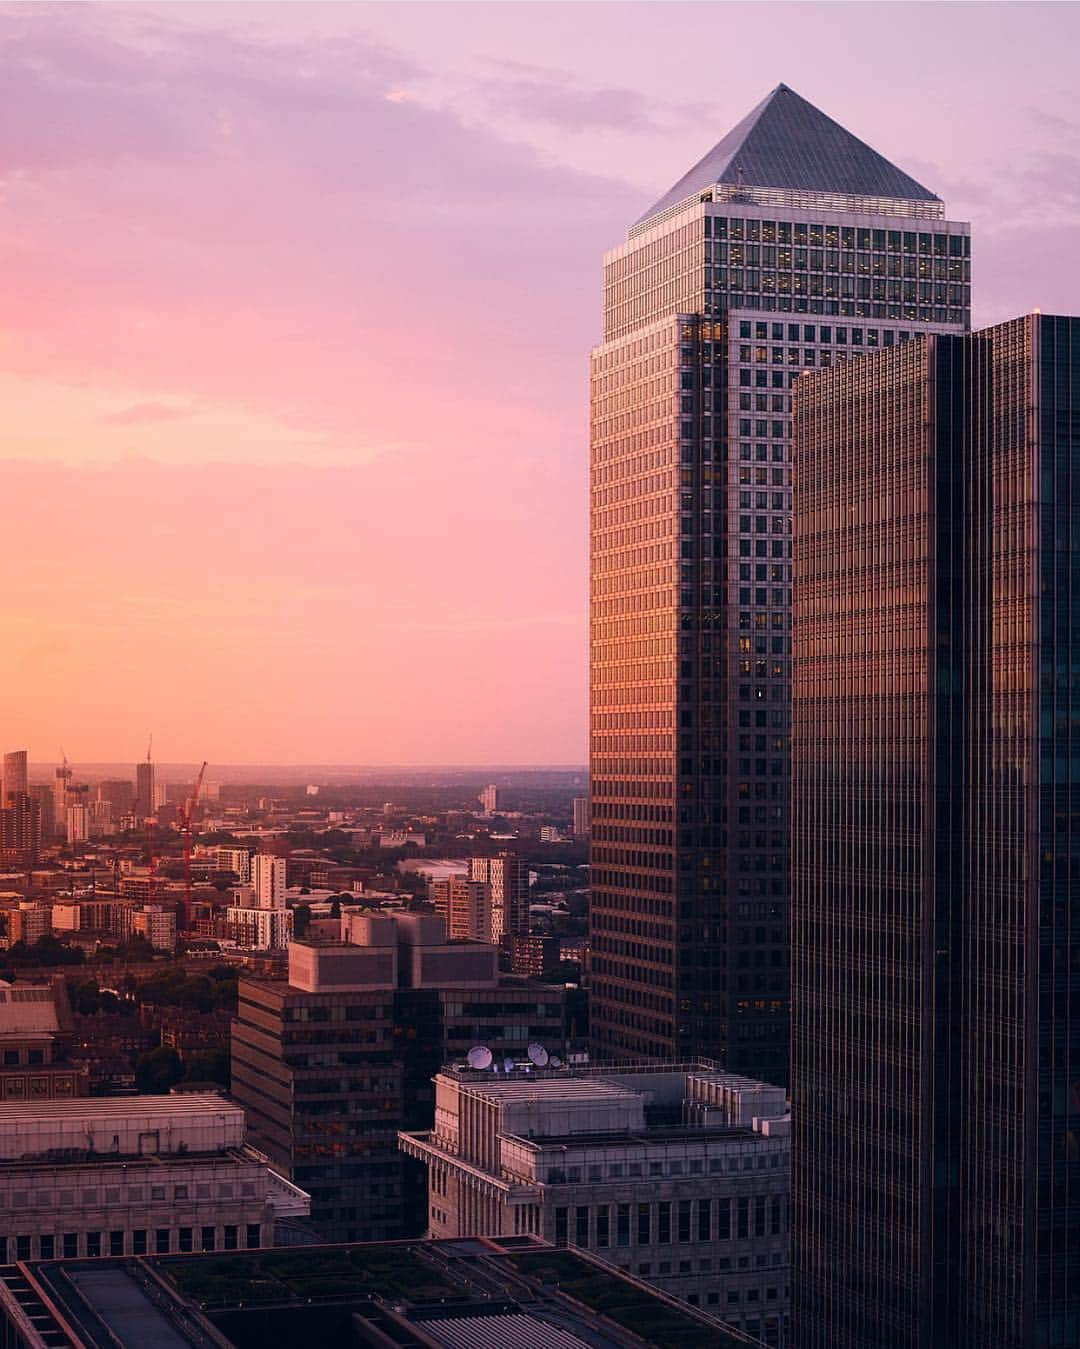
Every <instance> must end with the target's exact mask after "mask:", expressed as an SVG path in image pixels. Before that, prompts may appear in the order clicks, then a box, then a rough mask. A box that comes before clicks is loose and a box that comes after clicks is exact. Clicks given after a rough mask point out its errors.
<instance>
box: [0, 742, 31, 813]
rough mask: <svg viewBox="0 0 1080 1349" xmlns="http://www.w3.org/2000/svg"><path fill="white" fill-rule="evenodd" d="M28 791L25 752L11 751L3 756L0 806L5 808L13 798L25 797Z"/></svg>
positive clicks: (22, 750) (21, 750)
mask: <svg viewBox="0 0 1080 1349" xmlns="http://www.w3.org/2000/svg"><path fill="white" fill-rule="evenodd" d="M29 790H30V782H29V777H28V774H27V766H26V750H24V749H16V750H12V751H11V753H10V754H5V755H4V776H3V788H2V791H0V806H6V805H7V804H8V802H9V799H10V798H11V797H13V796H25V795H26V794H27V793H28V792H29Z"/></svg>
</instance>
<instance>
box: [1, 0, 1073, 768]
mask: <svg viewBox="0 0 1080 1349" xmlns="http://www.w3.org/2000/svg"><path fill="white" fill-rule="evenodd" d="M1051 15H1052V18H1053V22H1052V23H1051ZM769 16H770V22H769V23H768V25H767V32H768V39H769V40H768V43H767V44H766V43H764V42H763V41H762V35H763V33H764V32H765V31H766V26H765V25H764V23H763V18H762V10H761V8H760V7H755V6H722V5H721V6H711V7H704V6H685V7H684V6H679V5H675V6H665V7H663V8H661V7H658V6H650V5H641V6H629V7H623V6H603V7H600V6H587V5H585V6H572V7H571V6H529V5H525V6H520V7H491V6H488V7H483V22H482V23H480V21H479V19H480V7H469V6H446V7H439V8H435V7H427V6H377V5H373V6H366V5H355V6H328V7H322V6H314V7H305V8H303V9H301V8H300V7H294V6H278V7H264V6H250V7H248V6H244V7H237V6H199V7H196V6H191V7H186V6H165V7H153V6H129V7H124V8H114V7H110V6H97V7H89V6H87V7H74V8H73V7H67V6H57V7H35V6H26V7H14V6H13V7H8V8H6V9H4V10H3V11H0V41H2V43H3V48H2V50H3V53H4V61H5V72H6V75H7V78H6V80H5V85H4V89H3V91H2V93H0V97H3V98H4V99H5V100H6V109H5V111H6V116H5V118H4V122H5V125H6V127H7V129H8V132H7V137H6V145H5V150H6V155H5V163H4V170H3V173H4V184H3V193H2V194H0V230H2V231H3V240H4V245H5V248H6V250H7V254H8V258H9V278H8V286H7V287H6V288H5V295H4V299H3V303H2V309H0V313H2V316H3V317H2V332H3V346H2V351H3V360H2V364H0V387H2V388H3V391H4V398H5V406H6V410H7V418H6V435H5V437H4V443H3V447H2V448H0V493H2V497H3V500H4V502H5V506H6V508H7V509H6V512H5V526H6V530H5V541H6V545H7V554H8V559H9V568H8V588H7V595H6V598H5V604H4V606H3V610H2V611H0V644H2V647H3V649H4V651H5V654H6V656H7V668H8V677H7V679H6V680H5V697H4V699H3V702H2V703H0V721H2V723H3V725H4V726H5V728H6V730H5V742H6V743H7V744H8V745H16V744H17V745H20V746H21V745H26V746H27V747H28V748H29V750H30V758H31V761H32V762H35V763H47V762H51V761H53V760H54V759H55V758H56V757H57V755H58V747H59V746H60V745H61V744H62V745H63V746H64V747H65V749H66V750H67V752H68V754H69V755H70V757H71V758H72V760H73V761H76V762H77V761H79V760H83V761H86V760H94V761H105V760H107V761H118V760H121V759H130V760H131V761H132V762H134V761H136V760H137V759H139V758H141V757H142V755H143V753H144V752H145V736H146V728H147V727H151V726H152V727H153V728H154V731H155V746H156V749H155V756H156V755H157V753H160V756H161V757H162V758H163V759H167V760H172V761H186V760H190V761H196V762H198V761H201V760H202V759H203V758H209V759H211V760H213V761H217V762H219V763H220V762H243V763H258V762H266V763H279V764H280V763H288V762H308V763H327V764H330V763H384V764H385V763H395V764H409V763H417V764H420V763H425V764H438V763H470V764H477V763H484V762H488V763H495V762H498V763H516V764H528V763H536V764H548V763H550V764H567V763H569V764H573V763H579V762H583V761H584V757H585V730H586V677H587V676H586V670H587V663H586V647H585V617H586V604H587V583H586V568H587V548H586V500H587V495H586V476H587V469H586V465H587V430H586V420H587V365H586V353H587V351H588V349H589V348H590V347H591V346H593V345H594V344H595V343H597V342H598V341H599V340H600V337H601V331H600V322H599V313H600V298H601V278H600V274H599V268H598V266H597V259H598V257H599V255H600V253H601V251H602V250H603V249H604V248H605V247H609V246H610V245H611V244H612V242H614V241H615V240H617V239H619V238H621V237H622V236H623V234H624V233H625V228H626V225H627V224H628V223H629V222H630V221H632V220H634V219H635V218H637V217H638V216H639V215H640V214H641V212H642V211H643V210H645V209H646V208H647V207H648V205H649V203H650V202H651V201H653V200H655V199H656V198H657V197H659V196H660V195H661V194H663V193H664V192H666V191H667V190H668V188H669V187H670V186H671V184H672V183H673V182H674V181H675V179H676V178H677V177H678V175H679V174H680V173H681V172H682V171H683V169H684V168H685V167H686V166H687V165H689V164H691V163H694V162H695V161H696V160H697V159H698V158H699V157H700V155H701V154H702V153H703V152H705V151H706V150H707V149H708V147H709V146H710V145H712V144H713V143H714V142H715V141H716V140H717V139H718V137H719V136H720V135H721V134H722V133H723V132H724V131H725V130H726V129H727V128H728V127H729V126H731V125H732V124H733V123H734V122H735V121H736V120H737V119H738V118H739V117H741V116H742V115H743V114H744V113H745V111H746V110H747V109H748V108H750V107H752V106H753V105H754V104H756V103H757V102H759V101H760V99H761V98H762V97H763V96H764V95H765V94H766V93H767V91H768V90H769V89H770V88H772V87H774V86H775V85H776V84H777V83H778V82H779V81H781V80H782V81H785V82H787V83H789V84H790V85H791V86H792V87H793V88H794V89H795V90H796V91H797V92H798V93H800V94H801V95H803V96H805V97H806V98H808V99H809V100H811V101H812V102H815V103H817V104H818V105H820V106H821V107H822V108H823V109H824V110H825V111H826V112H827V113H828V114H829V115H830V116H831V117H834V118H836V119H837V121H839V122H840V123H841V124H843V125H846V126H849V127H851V128H852V129H853V130H855V131H856V132H857V133H858V134H859V135H860V136H861V137H862V138H864V139H865V140H866V141H867V142H869V144H870V145H872V146H873V147H874V148H875V149H877V150H879V151H880V152H881V153H882V154H884V155H886V156H887V157H888V158H889V159H891V160H892V161H894V162H895V163H897V164H899V165H900V166H902V167H903V168H904V169H905V170H907V171H908V172H910V173H912V174H913V175H914V176H915V177H916V178H917V179H918V180H919V181H921V182H924V183H925V184H926V185H927V186H928V187H929V188H931V189H932V190H933V191H935V192H937V193H938V194H939V195H941V196H942V197H944V198H945V199H947V200H948V202H949V206H950V211H951V212H953V213H954V214H955V216H956V217H957V218H960V219H966V220H970V221H971V224H972V235H973V237H974V239H975V246H974V248H973V253H972V268H973V304H972V322H973V324H974V325H975V326H984V325H986V324H988V323H992V322H995V321H998V320H1001V319H1003V318H1007V317H1010V316H1012V315H1013V314H1015V313H1021V312H1027V311H1030V310H1031V309H1034V308H1036V307H1040V306H1041V307H1043V308H1047V309H1052V310H1054V311H1055V312H1069V311H1070V310H1076V309H1077V308H1078V307H1080V279H1078V278H1077V275H1076V270H1075V268H1074V267H1072V266H1071V251H1070V249H1071V238H1072V237H1073V236H1074V232H1075V227H1076V224H1077V217H1078V215H1080V197H1078V195H1077V187H1076V184H1077V180H1078V172H1080V100H1078V98H1077V95H1076V92H1075V89H1074V87H1073V78H1072V71H1071V68H1070V67H1071V59H1070V58H1071V53H1072V51H1073V50H1075V45H1076V44H1075V41H1070V40H1069V37H1068V35H1069V32H1072V34H1073V37H1074V38H1075V37H1076V36H1077V34H1076V28H1077V26H1078V24H1077V18H1076V12H1075V10H1071V9H1068V8H1065V7H1058V6H1054V8H1053V11H1051V8H1050V6H1043V5H1030V6H1024V7H1023V8H1022V9H1021V8H1020V7H1019V6H993V7H990V6H982V5H973V6H968V5H964V6H959V5H956V6H949V5H945V6H936V7H933V8H932V9H931V8H928V7H921V6H920V7H919V9H918V11H916V10H915V9H914V7H909V6H904V5H895V6H878V7H866V8H865V9H863V8H855V7H851V6H839V5H837V6H831V5H807V6H783V5H780V6H772V7H770V11H769ZM976 29H977V32H978V42H977V43H975V42H972V41H970V39H971V36H972V34H973V33H974V32H975V30H976ZM1021 43H1022V47H1021ZM869 49H872V50H874V51H875V52H876V56H875V59H874V61H872V62H865V61H864V62H861V63H860V62H856V61H854V60H853V59H844V58H845V56H847V57H851V56H853V54H854V53H857V52H863V51H866V50H869ZM1018 50H1022V51H1023V54H1024V59H1023V60H1017V57H1016V53H1017V51H1018ZM736 55H739V56H740V59H739V60H735V59H734V57H735V56H736ZM834 59H835V63H836V64H839V65H840V66H842V73H841V74H837V73H836V72H835V71H834V70H832V69H831V66H832V65H833V64H834ZM1036 64H1037V65H1038V68H1039V70H1040V79H1039V81H1038V83H1037V84H1034V83H1033V82H1032V81H1031V78H1030V71H1031V68H1032V66H1034V65H1036Z"/></svg>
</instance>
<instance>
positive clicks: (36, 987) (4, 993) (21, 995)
mask: <svg viewBox="0 0 1080 1349" xmlns="http://www.w3.org/2000/svg"><path fill="white" fill-rule="evenodd" d="M59 1030H60V1020H59V1017H58V1016H57V1012H56V994H55V992H54V991H53V989H52V988H50V987H48V986H47V985H44V984H31V985H29V986H25V985H24V986H20V985H17V984H16V985H11V984H5V983H2V982H0V1042H2V1041H3V1040H4V1039H5V1038H6V1037H8V1036H24V1035H27V1034H53V1035H55V1034H57V1032H58V1031H59Z"/></svg>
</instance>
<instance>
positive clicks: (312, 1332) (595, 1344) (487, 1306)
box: [0, 1237, 761, 1349]
mask: <svg viewBox="0 0 1080 1349" xmlns="http://www.w3.org/2000/svg"><path fill="white" fill-rule="evenodd" d="M493 1293H494V1294H495V1296H493V1295H492V1294H493ZM0 1342H2V1343H3V1345H4V1346H5V1349H117V1346H118V1345H120V1344H123V1345H126V1346H128V1349H163V1346H168V1349H210V1346H217V1349H251V1346H270V1345H294V1344H295V1345H304V1344H326V1345H346V1344H347V1345H349V1346H355V1349H388V1346H392V1345H413V1346H416V1349H420V1346H425V1347H426V1349H453V1347H454V1346H462V1345H467V1346H472V1345H476V1346H481V1345H486V1346H491V1347H492V1349H494V1347H496V1346H497V1347H498V1349H506V1347H507V1346H513V1349H601V1347H602V1349H673V1346H683V1347H684V1349H761V1344H760V1341H758V1340H756V1339H753V1338H751V1337H750V1336H748V1335H746V1334H744V1333H743V1332H741V1331H736V1330H733V1329H732V1328H731V1327H730V1326H728V1325H725V1324H724V1323H723V1322H722V1321H720V1320H717V1319H716V1318H715V1317H711V1316H707V1315H706V1314H705V1313H704V1312H702V1311H699V1310H695V1309H694V1308H693V1307H688V1306H687V1305H686V1304H685V1303H680V1302H676V1301H674V1300H673V1299H671V1298H669V1297H667V1296H666V1295H665V1294H663V1293H661V1292H659V1291H658V1290H657V1289H655V1288H651V1287H648V1286H647V1285H645V1284H643V1283H642V1282H641V1281H640V1280H639V1279H636V1278H633V1277H631V1276H629V1275H627V1274H624V1273H622V1272H620V1271H618V1270H615V1269H612V1267H611V1266H610V1265H608V1264H605V1263H604V1262H602V1261H599V1260H597V1259H596V1258H595V1257H593V1256H590V1255H589V1254H588V1253H587V1252H585V1251H571V1250H552V1249H551V1247H550V1246H546V1245H544V1244H543V1243H541V1242H537V1241H534V1240H532V1239H530V1238H527V1237H526V1238H521V1237H519V1238H517V1239H508V1240H506V1241H503V1242H497V1241H466V1242H460V1241H444V1242H437V1241H424V1242H380V1243H366V1244H364V1245H362V1246H308V1247H305V1248H304V1249H303V1250H296V1249H295V1248H291V1247H290V1248H285V1249H281V1250H275V1251H266V1250H262V1251H233V1252H228V1253H221V1252H217V1253H213V1254H198V1255H154V1254H150V1255H145V1256H128V1257H125V1258H112V1259H110V1258H108V1257H104V1258H102V1259H97V1260H93V1261H89V1260H85V1259H66V1258H63V1257H61V1258H60V1259H55V1260H50V1261H40V1260H30V1261H20V1262H19V1263H18V1264H17V1265H15V1266H9V1267H7V1268H0Z"/></svg>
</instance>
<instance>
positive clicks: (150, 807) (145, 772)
mask: <svg viewBox="0 0 1080 1349" xmlns="http://www.w3.org/2000/svg"><path fill="white" fill-rule="evenodd" d="M156 811H157V798H156V796H155V794H154V765H153V763H152V762H151V760H150V756H149V753H148V754H147V756H146V758H145V760H143V762H142V763H137V764H136V765H135V814H136V815H137V816H138V817H139V819H140V820H148V819H150V818H151V816H153V815H154V814H155V813H156Z"/></svg>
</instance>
